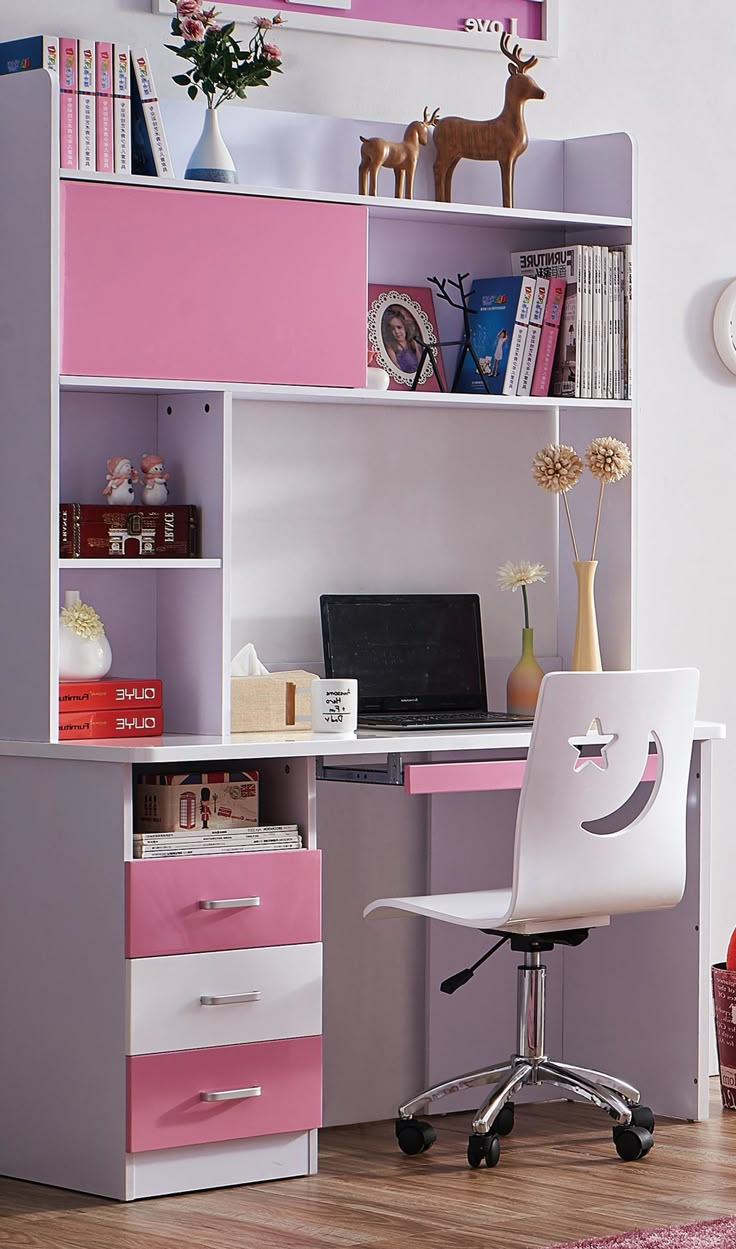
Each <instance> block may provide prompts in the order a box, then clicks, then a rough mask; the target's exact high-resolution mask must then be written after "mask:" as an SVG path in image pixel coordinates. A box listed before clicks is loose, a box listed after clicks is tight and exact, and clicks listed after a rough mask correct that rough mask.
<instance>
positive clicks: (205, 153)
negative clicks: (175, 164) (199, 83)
mask: <svg viewBox="0 0 736 1249" xmlns="http://www.w3.org/2000/svg"><path fill="white" fill-rule="evenodd" d="M184 177H185V178H193V179H196V180H198V181H200V182H237V180H238V175H237V173H236V172H235V162H234V161H233V158H232V156H231V155H230V152H229V150H228V147H227V144H226V143H225V140H224V139H223V137H222V135H221V133H220V121H219V118H218V116H217V109H216V108H208V109H206V111H205V115H204V125H203V127H202V133H201V135H200V136H199V141H198V143H197V146H196V147H195V149H194V151H193V152H192V154H191V156H190V157H189V164H188V165H187V168H186V172H185V174H184Z"/></svg>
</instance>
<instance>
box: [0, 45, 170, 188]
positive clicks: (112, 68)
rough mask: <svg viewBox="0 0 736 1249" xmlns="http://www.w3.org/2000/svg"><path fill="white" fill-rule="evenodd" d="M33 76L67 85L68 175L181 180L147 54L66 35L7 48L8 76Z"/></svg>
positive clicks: (64, 136) (63, 134) (1, 61)
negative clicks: (39, 72) (46, 73)
mask: <svg viewBox="0 0 736 1249" xmlns="http://www.w3.org/2000/svg"><path fill="white" fill-rule="evenodd" d="M29 69H47V70H50V71H51V73H52V74H54V76H55V77H56V78H58V81H59V90H60V96H59V101H60V109H59V164H60V167H61V168H62V169H82V170H87V171H89V172H98V173H120V174H131V173H133V174H145V175H148V176H149V177H153V178H156V177H158V178H173V177H174V167H173V165H172V163H171V156H170V154H169V147H168V143H167V141H166V134H165V131H164V124H163V119H162V117H161V108H160V105H159V101H158V97H157V95H156V86H155V83H154V81H153V73H152V72H151V65H150V62H149V59H148V53H147V52H146V50H145V48H128V47H127V45H123V44H119V43H108V42H105V41H101V40H95V39H69V38H63V37H62V38H59V37H58V35H31V36H30V37H29V38H27V39H10V40H7V41H6V42H4V43H0V74H17V73H21V72H23V71H25V70H29Z"/></svg>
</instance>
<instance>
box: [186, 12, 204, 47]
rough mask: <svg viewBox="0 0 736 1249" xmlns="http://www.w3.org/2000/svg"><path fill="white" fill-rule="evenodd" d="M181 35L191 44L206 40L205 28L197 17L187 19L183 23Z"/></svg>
mask: <svg viewBox="0 0 736 1249" xmlns="http://www.w3.org/2000/svg"><path fill="white" fill-rule="evenodd" d="M181 33H182V35H183V36H184V38H185V39H187V40H188V41H189V43H201V42H202V40H203V39H204V26H203V25H202V23H201V22H200V21H199V19H198V18H196V17H185V18H183V19H182V22H181Z"/></svg>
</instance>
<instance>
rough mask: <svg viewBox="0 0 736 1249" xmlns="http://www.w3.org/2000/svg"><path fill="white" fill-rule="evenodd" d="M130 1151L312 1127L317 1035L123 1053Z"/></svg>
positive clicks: (318, 1088)
mask: <svg viewBox="0 0 736 1249" xmlns="http://www.w3.org/2000/svg"><path fill="white" fill-rule="evenodd" d="M127 1065H128V1143H127V1148H128V1151H129V1152H130V1153H138V1152H142V1151H145V1150H151V1149H169V1148H173V1147H178V1146H182V1145H198V1144H204V1143H205V1142H209V1141H231V1140H237V1139H238V1138H242V1137H254V1136H267V1135H270V1134H273V1133H285V1132H301V1131H307V1130H309V1129H310V1128H315V1127H319V1125H320V1123H321V1117H322V1110H321V1105H322V1038H321V1037H318V1036H311V1037H297V1038H294V1039H290V1040H283V1041H264V1042H263V1043H260V1044H256V1045H227V1046H218V1047H215V1048H212V1049H198V1050H181V1051H179V1052H178V1053H166V1054H140V1055H137V1056H135V1057H129V1058H128V1059H127Z"/></svg>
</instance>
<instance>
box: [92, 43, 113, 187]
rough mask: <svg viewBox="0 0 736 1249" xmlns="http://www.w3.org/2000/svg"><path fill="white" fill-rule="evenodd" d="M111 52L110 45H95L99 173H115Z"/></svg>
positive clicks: (96, 126)
mask: <svg viewBox="0 0 736 1249" xmlns="http://www.w3.org/2000/svg"><path fill="white" fill-rule="evenodd" d="M112 57H113V50H112V44H111V43H105V42H100V41H98V42H96V43H95V82H96V97H95V132H96V136H97V138H96V152H97V156H96V162H95V163H96V168H97V170H98V172H100V173H114V171H115V138H114V130H113V96H112V82H113V59H112Z"/></svg>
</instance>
